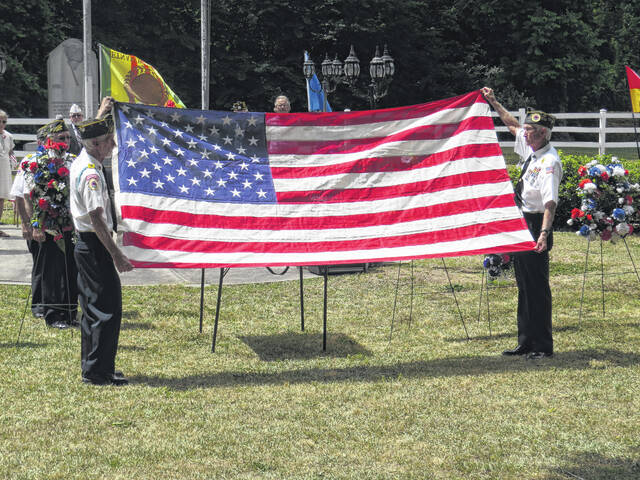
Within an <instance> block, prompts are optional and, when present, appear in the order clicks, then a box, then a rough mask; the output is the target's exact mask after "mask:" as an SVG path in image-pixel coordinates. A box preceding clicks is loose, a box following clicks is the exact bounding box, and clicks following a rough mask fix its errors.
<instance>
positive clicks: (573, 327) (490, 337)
mask: <svg viewBox="0 0 640 480" xmlns="http://www.w3.org/2000/svg"><path fill="white" fill-rule="evenodd" d="M579 330H580V327H579V326H578V325H565V326H563V327H554V328H553V333H559V332H577V331H579ZM503 338H513V339H514V341H516V340H517V339H518V334H517V333H516V332H512V333H509V332H506V333H493V334H491V335H475V336H474V335H470V339H471V340H500V339H503ZM466 339H467V337H449V338H446V339H445V340H446V341H447V342H464V341H465V340H466Z"/></svg>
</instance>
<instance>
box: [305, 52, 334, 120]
mask: <svg viewBox="0 0 640 480" xmlns="http://www.w3.org/2000/svg"><path fill="white" fill-rule="evenodd" d="M304 59H305V61H307V60H309V54H308V53H307V52H304ZM323 102H324V92H323V91H322V85H321V84H320V80H318V77H317V76H316V74H315V73H314V74H313V77H312V78H311V80H307V103H308V105H309V111H310V112H322V103H323ZM331 111H332V110H331V105H329V101H328V100H327V112H331Z"/></svg>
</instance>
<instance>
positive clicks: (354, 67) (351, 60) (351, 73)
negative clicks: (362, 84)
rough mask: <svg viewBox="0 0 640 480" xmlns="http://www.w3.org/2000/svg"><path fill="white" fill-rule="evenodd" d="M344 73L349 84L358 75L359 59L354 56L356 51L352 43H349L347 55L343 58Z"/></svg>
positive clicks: (353, 81)
mask: <svg viewBox="0 0 640 480" xmlns="http://www.w3.org/2000/svg"><path fill="white" fill-rule="evenodd" d="M344 75H345V76H346V77H347V81H348V82H349V83H350V84H353V83H355V81H356V80H357V79H358V77H359V76H360V60H358V57H356V51H355V49H354V48H353V45H351V50H350V51H349V56H348V57H347V58H345V59H344Z"/></svg>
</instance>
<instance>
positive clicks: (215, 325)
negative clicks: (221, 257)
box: [211, 268, 224, 353]
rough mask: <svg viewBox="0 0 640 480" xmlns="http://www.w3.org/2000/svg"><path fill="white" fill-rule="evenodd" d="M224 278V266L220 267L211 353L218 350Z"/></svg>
mask: <svg viewBox="0 0 640 480" xmlns="http://www.w3.org/2000/svg"><path fill="white" fill-rule="evenodd" d="M223 278H224V268H221V269H220V281H219V282H218V300H217V302H216V319H215V321H214V322H213V341H212V342H211V353H215V351H216V337H217V336H218V317H219V316H220V302H221V300H222V279H223Z"/></svg>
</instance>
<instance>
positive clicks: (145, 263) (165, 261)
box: [125, 231, 532, 268]
mask: <svg viewBox="0 0 640 480" xmlns="http://www.w3.org/2000/svg"><path fill="white" fill-rule="evenodd" d="M531 243H532V242H531V235H530V234H528V232H527V233H523V232H522V231H520V232H514V233H513V234H511V233H508V232H507V233H500V234H497V235H486V236H483V237H476V238H471V239H465V240H461V241H455V242H442V243H437V244H430V245H411V246H404V247H400V248H395V249H376V250H358V251H351V252H331V253H330V255H331V257H330V258H331V263H332V264H341V263H353V262H380V261H396V260H411V259H416V258H439V257H455V256H460V255H478V254H486V253H487V251H491V252H492V253H509V252H515V251H525V250H531V249H532V247H531ZM125 248H126V249H127V251H129V252H130V254H131V256H130V258H131V259H133V260H132V263H133V264H134V266H136V267H139V268H140V267H146V268H219V267H224V266H229V265H231V266H235V267H264V266H286V265H322V264H324V263H326V258H327V253H326V252H315V251H314V252H309V253H306V254H305V255H304V256H303V257H301V256H300V254H275V253H272V254H262V255H261V256H260V260H261V261H260V262H256V256H255V255H252V254H251V253H244V252H243V253H239V254H238V253H218V254H204V253H191V252H182V251H166V252H165V251H161V250H160V251H156V250H148V249H140V248H138V247H134V246H128V247H125ZM169 260H171V261H169ZM194 265H198V266H197V267H194Z"/></svg>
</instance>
